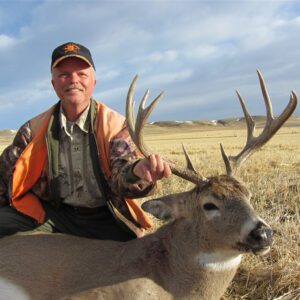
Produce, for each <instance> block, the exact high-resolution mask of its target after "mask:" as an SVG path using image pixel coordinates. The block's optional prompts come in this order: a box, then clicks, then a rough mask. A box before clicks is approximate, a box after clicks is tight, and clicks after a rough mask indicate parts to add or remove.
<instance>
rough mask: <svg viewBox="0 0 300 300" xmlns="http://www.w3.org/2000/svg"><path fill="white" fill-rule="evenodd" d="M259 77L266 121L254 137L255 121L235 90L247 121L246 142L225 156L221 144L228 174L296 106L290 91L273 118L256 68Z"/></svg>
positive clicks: (234, 171)
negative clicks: (238, 150)
mask: <svg viewBox="0 0 300 300" xmlns="http://www.w3.org/2000/svg"><path fill="white" fill-rule="evenodd" d="M257 74H258V77H259V82H260V86H261V90H262V94H263V97H264V100H265V106H266V110H267V121H266V124H265V127H264V129H263V131H262V133H261V134H260V135H259V136H257V137H254V135H253V134H254V130H255V122H254V121H253V119H252V117H251V115H250V114H249V112H248V109H247V107H246V105H245V102H244V100H243V98H242V96H241V95H240V93H239V92H238V91H236V93H237V95H238V98H239V100H240V103H241V106H242V109H243V112H244V115H245V120H246V123H247V142H246V145H245V147H244V149H243V150H242V151H241V152H240V153H239V154H238V155H236V156H227V155H226V154H225V151H224V149H223V146H222V144H221V152H222V157H223V160H224V162H225V166H226V171H227V174H228V175H234V174H235V173H236V171H237V169H238V167H239V166H240V165H241V164H242V163H243V162H244V161H246V160H247V159H248V158H249V157H250V156H251V155H252V154H253V153H254V152H255V151H257V150H258V149H259V148H261V147H262V146H263V145H264V144H266V143H267V142H268V141H269V140H270V139H271V138H272V136H273V135H274V134H275V133H276V132H277V131H278V130H279V129H280V127H281V126H282V125H283V124H284V123H285V121H286V120H287V119H288V118H289V117H290V116H291V114H292V113H293V111H294V110H295V108H296V106H297V95H296V93H295V91H292V92H291V95H290V101H289V103H288V105H287V106H286V108H285V109H284V111H283V112H282V113H281V115H280V116H279V117H278V118H277V119H275V118H274V116H273V112H272V103H271V100H270V97H269V94H268V91H267V88H266V84H265V81H264V79H263V76H262V74H261V73H260V71H258V70H257Z"/></svg>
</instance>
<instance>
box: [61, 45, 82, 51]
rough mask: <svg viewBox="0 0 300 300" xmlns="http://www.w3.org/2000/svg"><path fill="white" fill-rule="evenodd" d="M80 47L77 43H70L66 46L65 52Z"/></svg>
mask: <svg viewBox="0 0 300 300" xmlns="http://www.w3.org/2000/svg"><path fill="white" fill-rule="evenodd" d="M79 49H80V47H78V46H77V45H75V44H68V45H66V46H65V47H64V50H65V52H73V51H78V50H79Z"/></svg>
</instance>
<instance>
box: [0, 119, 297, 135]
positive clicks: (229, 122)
mask: <svg viewBox="0 0 300 300" xmlns="http://www.w3.org/2000/svg"><path fill="white" fill-rule="evenodd" d="M252 118H253V120H254V121H255V123H256V126H257V127H261V126H263V125H264V124H265V122H266V117H265V116H252ZM245 124H246V123H245V118H244V117H242V118H227V119H221V120H189V121H176V120H175V121H157V122H151V123H149V124H148V125H147V126H157V127H166V128H167V127H173V128H174V127H178V128H181V127H235V126H236V127H239V126H245ZM284 126H288V127H298V126H300V115H292V116H291V117H290V119H289V120H288V121H287V122H286V123H285V125H284ZM16 132H17V131H16V130H12V129H3V130H0V135H1V136H7V137H10V136H14V135H15V134H16Z"/></svg>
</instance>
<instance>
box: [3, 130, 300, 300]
mask: <svg viewBox="0 0 300 300" xmlns="http://www.w3.org/2000/svg"><path fill="white" fill-rule="evenodd" d="M245 136H246V132H245V129H242V128H224V129H222V130H221V129H218V130H215V129H214V128H211V127H198V128H197V127H195V128H189V129H187V128H180V129H178V128H158V127H147V128H146V141H147V144H148V145H149V146H150V148H152V149H154V150H155V151H156V152H158V153H161V154H162V155H163V156H165V157H168V158H170V159H172V160H175V161H178V162H180V163H184V161H183V155H182V151H181V142H183V143H184V144H185V146H186V147H187V149H188V151H189V153H190V156H191V157H192V159H193V161H194V163H195V165H196V167H197V169H198V170H199V171H200V172H201V173H203V175H204V176H212V175H216V174H221V173H224V166H223V162H222V159H221V155H220V149H219V143H220V142H222V144H223V145H224V147H225V150H226V152H227V154H236V153H237V152H238V151H239V150H240V149H241V148H242V147H243V145H244V142H245ZM10 140H11V139H7V138H6V140H5V143H3V142H2V143H1V139H0V150H1V149H3V147H4V144H7V143H8V142H9V141H10ZM299 146H300V127H289V128H282V129H281V130H280V131H279V132H278V133H277V135H276V136H275V137H274V138H273V139H272V140H271V141H270V142H269V143H268V144H267V145H266V146H265V147H264V148H263V149H262V150H260V151H258V153H256V154H255V155H254V156H253V157H251V159H249V161H248V162H247V163H246V164H245V165H244V166H243V167H242V168H241V170H240V173H239V176H240V179H241V180H242V181H243V182H244V183H245V184H246V186H247V187H248V188H249V189H250V190H251V192H252V193H253V198H252V203H253V205H254V207H255V208H256V210H257V211H258V212H259V214H260V215H261V216H262V217H263V218H264V219H265V220H266V221H267V222H268V223H269V224H270V225H271V226H272V228H273V229H274V230H275V242H274V245H273V247H272V250H271V252H270V253H269V254H267V255H266V256H264V257H256V256H253V255H247V256H245V258H244V260H243V262H242V264H241V266H240V268H239V271H238V273H237V275H236V277H235V279H234V281H233V282H232V284H231V286H230V288H229V289H228V291H227V293H226V295H225V298H226V299H230V300H232V299H253V300H254V299H255V300H257V299H259V300H264V299H278V300H279V299H282V300H283V299H286V300H287V299H300V214H299V207H300V196H299V191H300V147H299ZM161 185H162V188H161V189H160V191H159V193H160V194H167V193H173V192H177V191H183V190H187V189H188V188H189V186H190V185H188V186H187V184H186V182H184V181H183V180H181V179H179V178H177V177H175V176H173V177H172V178H171V179H170V180H164V181H162V183H161Z"/></svg>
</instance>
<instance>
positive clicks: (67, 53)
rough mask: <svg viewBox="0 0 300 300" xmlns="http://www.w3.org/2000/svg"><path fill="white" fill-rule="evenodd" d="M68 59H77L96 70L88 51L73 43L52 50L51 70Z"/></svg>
mask: <svg viewBox="0 0 300 300" xmlns="http://www.w3.org/2000/svg"><path fill="white" fill-rule="evenodd" d="M68 57H78V58H80V59H82V60H84V61H85V62H86V63H87V64H89V65H90V66H91V67H93V68H94V69H95V70H96V68H95V65H94V62H93V59H92V55H91V52H90V50H89V49H88V48H86V47H84V46H82V45H80V44H77V43H73V42H69V43H65V44H62V45H60V46H58V47H57V48H55V49H54V50H53V52H52V61H51V69H52V68H54V67H56V66H57V65H58V64H59V63H60V62H61V61H62V60H64V59H65V58H68Z"/></svg>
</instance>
